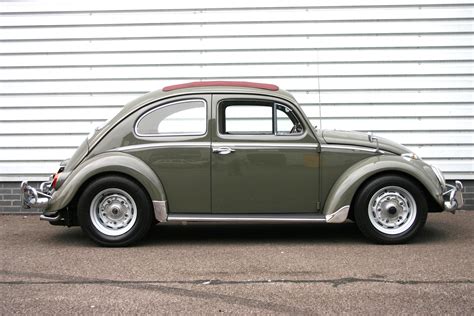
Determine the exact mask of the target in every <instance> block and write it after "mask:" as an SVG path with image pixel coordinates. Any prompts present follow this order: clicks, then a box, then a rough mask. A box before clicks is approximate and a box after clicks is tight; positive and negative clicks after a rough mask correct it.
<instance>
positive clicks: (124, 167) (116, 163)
mask: <svg viewBox="0 0 474 316" xmlns="http://www.w3.org/2000/svg"><path fill="white" fill-rule="evenodd" d="M108 175H118V176H122V177H125V178H128V179H130V180H132V181H133V182H135V183H136V184H138V185H139V186H140V187H141V188H142V189H143V190H144V192H146V194H147V195H148V196H149V198H150V200H151V201H152V202H153V201H166V194H165V190H164V187H163V185H162V182H161V181H160V179H159V178H158V176H157V175H156V174H155V173H154V172H153V170H152V169H151V168H150V167H149V166H148V165H147V164H146V163H145V162H143V161H142V160H140V159H138V158H136V157H134V156H132V155H129V154H125V153H121V152H114V153H112V152H108V153H104V154H101V155H97V156H95V157H93V158H91V159H89V160H86V161H84V162H82V163H81V164H80V165H79V166H77V167H76V169H74V170H73V171H72V172H71V174H70V175H69V176H68V177H67V179H66V180H65V182H64V183H63V184H62V185H61V187H60V188H59V190H58V191H55V192H54V193H53V195H52V198H51V201H50V204H49V205H48V208H47V210H48V211H57V210H61V209H64V208H66V207H68V206H70V207H74V202H76V201H77V199H78V197H79V196H80V194H81V192H83V190H84V188H85V187H87V185H88V184H90V183H91V182H92V181H94V180H96V179H98V178H101V177H104V176H108Z"/></svg>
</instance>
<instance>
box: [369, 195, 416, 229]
mask: <svg viewBox="0 0 474 316" xmlns="http://www.w3.org/2000/svg"><path fill="white" fill-rule="evenodd" d="M416 212H417V209H416V202H415V199H414V197H413V196H412V195H411V194H410V192H408V191H407V190H405V189H404V188H401V187H398V186H387V187H384V188H382V189H380V190H378V191H377V192H375V194H374V195H373V196H372V198H371V199H370V202H369V205H368V213H369V219H370V222H371V223H372V225H373V226H374V227H375V229H377V230H378V231H380V232H382V233H384V234H388V235H396V234H401V233H404V232H405V231H407V230H408V229H410V227H411V226H412V225H413V223H414V222H415V218H416Z"/></svg>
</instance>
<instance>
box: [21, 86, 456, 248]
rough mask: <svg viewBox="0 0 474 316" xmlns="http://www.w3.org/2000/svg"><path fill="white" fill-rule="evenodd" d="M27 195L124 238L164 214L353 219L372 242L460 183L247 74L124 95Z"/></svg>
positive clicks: (433, 208) (407, 226)
mask: <svg viewBox="0 0 474 316" xmlns="http://www.w3.org/2000/svg"><path fill="white" fill-rule="evenodd" d="M21 190H22V197H23V206H24V207H25V208H31V207H34V208H42V209H44V210H43V215H41V219H43V220H46V221H49V222H50V223H51V224H54V225H67V226H75V225H80V226H81V227H82V229H83V230H84V232H85V233H86V234H87V235H88V236H89V237H90V238H91V239H92V240H94V241H95V242H97V243H98V244H100V245H105V246H125V245H129V244H132V243H134V242H136V241H138V240H139V239H141V238H143V237H144V236H145V234H146V233H147V232H148V231H149V230H150V228H151V227H152V225H154V224H156V223H162V222H203V221H205V222H227V221H229V222H291V223H297V222H298V223H308V222H326V223H342V222H344V221H346V220H347V219H351V220H353V221H355V222H356V224H357V226H358V227H359V229H360V231H361V232H362V233H363V234H364V235H365V236H367V237H368V238H370V239H372V240H373V241H375V242H378V243H386V244H394V243H402V242H406V241H408V240H410V239H411V238H412V237H414V236H415V235H416V234H417V233H418V232H419V231H420V229H421V228H422V227H423V225H424V224H425V222H426V218H427V213H428V212H441V211H452V212H454V211H455V210H456V209H458V208H460V207H462V205H463V198H462V193H461V192H462V184H461V182H459V181H456V184H455V185H449V184H446V182H445V180H444V177H443V175H442V173H441V172H440V171H439V170H438V169H437V168H436V167H434V166H431V165H429V164H427V163H425V162H424V161H423V160H421V159H420V158H419V157H418V156H417V155H416V154H414V153H413V152H411V151H410V150H409V149H408V148H406V147H404V146H402V145H399V144H397V143H395V142H392V141H389V140H386V139H382V138H377V137H375V136H373V135H367V134H363V133H357V132H343V131H330V130H319V129H315V128H314V127H313V126H312V125H311V123H310V121H309V120H308V118H307V117H306V116H305V114H304V112H303V111H302V110H301V108H300V106H299V105H298V103H297V102H296V100H295V99H294V98H293V96H292V95H291V94H289V93H288V92H286V91H284V90H281V89H279V88H278V87H277V86H275V85H270V84H260V83H250V82H228V81H223V82H195V83H188V84H181V85H174V86H169V87H165V88H163V89H162V90H159V91H154V92H150V93H148V94H146V95H144V96H142V97H140V98H138V99H136V100H134V101H132V102H130V103H128V104H127V105H125V106H124V107H123V108H122V110H121V111H120V112H119V113H118V114H117V115H115V116H114V117H113V118H112V119H110V120H109V121H107V122H106V123H105V125H104V126H103V127H101V128H98V129H96V130H95V131H94V132H93V133H91V134H90V135H89V137H88V138H87V139H86V140H85V141H84V142H83V143H82V145H81V146H80V147H79V148H78V149H77V151H76V152H75V153H74V155H73V156H72V157H71V158H70V159H69V160H67V161H65V162H63V163H62V164H61V166H60V169H59V171H58V172H57V173H56V174H55V175H54V176H52V178H51V181H49V182H45V183H43V184H42V185H41V187H40V188H39V189H35V188H33V187H31V186H29V185H28V183H27V182H26V181H24V182H23V183H22V184H21Z"/></svg>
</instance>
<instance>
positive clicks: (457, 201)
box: [443, 181, 464, 214]
mask: <svg viewBox="0 0 474 316" xmlns="http://www.w3.org/2000/svg"><path fill="white" fill-rule="evenodd" d="M463 188H464V186H463V185H462V183H461V181H456V182H455V185H451V184H446V191H445V192H444V193H443V198H444V210H445V211H448V212H451V213H453V214H454V213H455V212H456V210H459V209H461V208H462V207H463V205H464V199H463V196H462V190H463Z"/></svg>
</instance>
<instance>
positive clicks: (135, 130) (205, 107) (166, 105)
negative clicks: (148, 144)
mask: <svg viewBox="0 0 474 316" xmlns="http://www.w3.org/2000/svg"><path fill="white" fill-rule="evenodd" d="M193 101H195V102H202V103H203V104H204V109H205V112H206V118H205V121H204V124H205V130H204V133H173V134H160V133H156V134H141V133H139V132H138V125H139V124H140V122H141V121H142V119H143V118H145V117H146V116H147V115H149V114H151V113H153V112H155V111H158V110H160V109H163V108H165V107H168V106H172V105H176V104H180V103H188V102H193ZM207 112H208V109H207V102H206V100H204V99H185V100H179V101H174V102H171V103H166V104H162V105H157V106H155V107H154V108H153V109H151V110H148V111H146V112H145V113H144V114H142V115H141V116H140V117H139V118H138V120H137V122H136V123H135V126H134V127H133V132H134V133H135V135H136V136H139V137H176V136H204V135H206V134H207V125H208V124H207V123H208V122H209V117H208V113H207Z"/></svg>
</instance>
